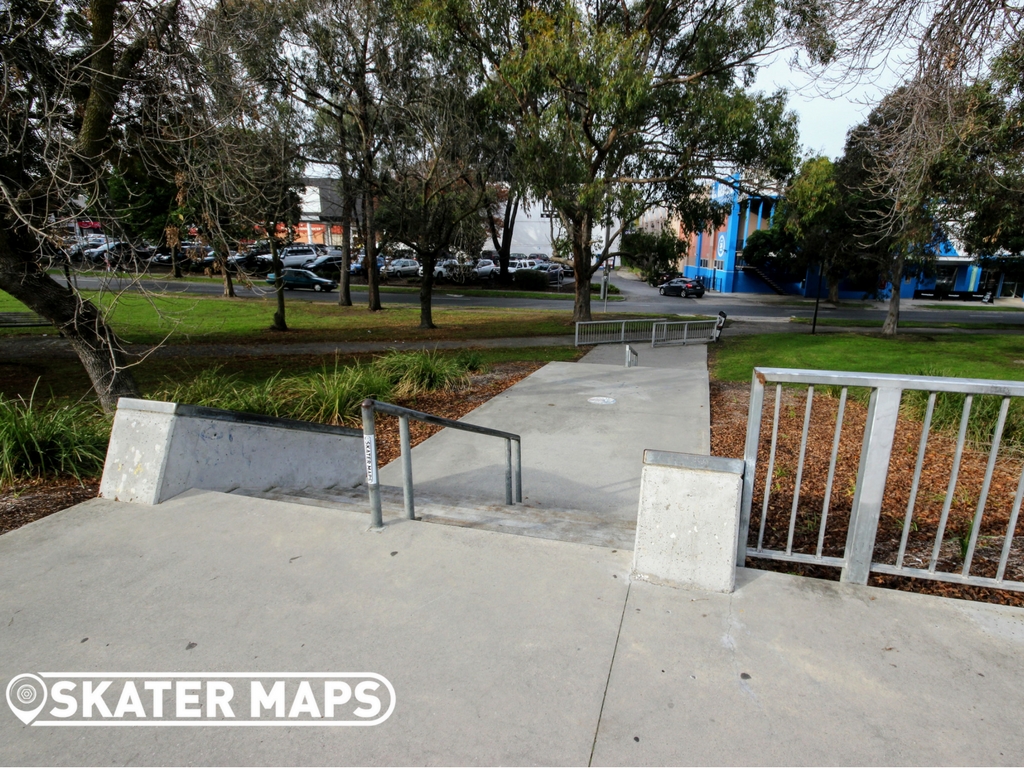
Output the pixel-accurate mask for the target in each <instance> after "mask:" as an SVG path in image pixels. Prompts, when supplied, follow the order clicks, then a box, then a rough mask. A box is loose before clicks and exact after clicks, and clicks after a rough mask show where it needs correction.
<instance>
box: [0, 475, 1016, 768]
mask: <svg viewBox="0 0 1024 768" xmlns="http://www.w3.org/2000/svg"><path fill="white" fill-rule="evenodd" d="M367 524H368V516H367V515H366V514H364V513H361V512H354V511H347V510H341V509H326V508H318V507H313V506H304V505H297V504H290V503H286V502H282V501H274V500H267V499H253V498H246V497H243V496H237V495H231V494H222V493H213V492H195V491H193V492H188V493H186V494H184V495H183V496H180V497H177V498H176V499H173V500H171V501H168V502H165V503H163V504H161V505H158V506H155V507H146V506H141V505H133V504H125V503H119V502H113V501H108V500H102V499H96V500H92V501H89V502H86V503H84V504H80V505H78V506H76V507H72V508H70V509H68V510H65V511H63V512H59V513H57V514H55V515H52V516H50V517H47V518H44V519H42V520H39V521H37V522H34V523H31V524H29V525H27V526H24V527H23V528H20V529H18V530H16V531H13V532H11V533H8V534H5V535H3V536H0V585H2V589H0V669H2V674H0V684H3V685H4V686H6V685H7V681H8V680H10V679H12V678H13V677H14V676H15V675H17V674H20V673H25V672H33V673H43V672H72V671H74V672H82V673H99V672H112V671H117V670H131V671H133V672H138V673H144V672H147V671H161V672H191V673H199V672H218V673H228V672H250V673H269V672H271V671H273V672H277V673H280V672H300V673H301V672H307V673H312V672H342V671H359V672H367V671H369V672H375V673H377V674H380V675H383V676H384V677H386V678H387V679H388V680H389V681H390V682H391V683H392V685H393V687H394V690H395V701H396V706H395V708H394V711H393V713H392V714H391V716H390V717H389V718H388V719H387V720H386V721H384V722H383V723H381V724H380V725H377V726H375V727H368V728H337V727H326V728H301V727H276V728H265V727H249V728H200V727H177V728H161V727H151V728H110V727H106V728H104V727H78V728H56V727H49V728H48V727H45V726H44V727H33V726H26V725H22V723H21V722H20V721H19V720H17V719H15V717H14V716H13V715H12V714H11V713H10V712H7V711H5V712H4V713H3V714H2V715H0V763H2V764H5V765H26V764H32V765H43V764H50V765H71V764H75V765H100V764H103V765H106V764H140V765H168V764H174V765H185V764H189V765H192V764H212V765H238V764H250V765H273V764H280V765H328V764H336V765H377V764H390V765H419V764H423V765H441V764H444V765H481V764H483V765H493V764H514V765H524V764H551V765H555V764H558V765H561V764H571V765H585V764H594V765H606V764H619V765H661V764H679V765H689V764H705V765H741V764H767V765H782V764H789V765H805V764H836V765H840V764H842V765H846V764H865V765H875V764H892V765H913V764H937V765H953V764H991V765H1004V764H1005V765H1009V764H1020V762H1021V759H1022V756H1024V731H1022V730H1021V728H1020V712H1021V711H1024V665H1022V664H1021V663H1020V660H1021V658H1022V654H1024V611H1021V610H1019V609H1013V608H1003V607H998V606H992V605H982V604H969V603H965V602H961V601H955V600H947V599H943V598H934V597H925V596H921V595H913V594H905V593H902V592H895V591H889V590H881V589H874V588H868V587H856V586H846V585H839V584H836V583H831V582H823V581H818V580H815V579H810V578H804V577H795V576H788V575H784V574H775V573H767V572H758V571H751V570H743V569H741V570H740V571H739V573H738V580H737V582H738V583H737V591H736V592H735V593H733V594H732V595H724V594H710V593H703V592H696V591H687V590H677V589H672V588H668V587H660V586H654V585H650V584H646V583H640V582H637V583H631V582H630V581H629V578H628V573H629V564H630V557H631V553H630V552H629V551H623V550H617V551H616V550H613V549H609V548H601V547H593V546H586V545H581V544H576V543H572V542H561V541H550V540H545V539H539V538H531V537H526V536H513V535H508V534H502V533H496V532H492V531H486V530H473V529H466V528H458V527H452V526H446V525H432V524H429V523H425V522H414V521H397V520H391V521H389V522H388V524H387V526H386V528H385V529H384V530H383V531H382V532H374V531H370V530H368V528H367ZM113 703H114V702H110V703H109V704H110V706H111V708H113Z"/></svg>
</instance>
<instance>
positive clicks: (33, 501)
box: [0, 478, 100, 534]
mask: <svg viewBox="0 0 1024 768" xmlns="http://www.w3.org/2000/svg"><path fill="white" fill-rule="evenodd" d="M99 489H100V484H99V481H98V480H96V479H95V478H90V479H87V480H83V481H82V482H78V481H77V480H75V479H74V478H59V479H46V480H36V481H34V482H31V483H24V484H22V485H16V486H14V487H13V488H8V489H7V490H5V491H3V492H0V534H4V533H7V532H8V531H13V530H14V529H15V528H20V527H21V526H23V525H27V524H28V523H31V522H33V521H35V520H39V519H40V518H43V517H46V516H47V515H52V514H53V513H54V512H60V511H61V510H62V509H67V508H68V507H73V506H74V505H75V504H80V503H81V502H83V501H85V500H86V499H92V498H95V496H96V494H97V493H98V492H99Z"/></svg>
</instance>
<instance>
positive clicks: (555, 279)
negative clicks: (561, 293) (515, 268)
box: [534, 261, 565, 286]
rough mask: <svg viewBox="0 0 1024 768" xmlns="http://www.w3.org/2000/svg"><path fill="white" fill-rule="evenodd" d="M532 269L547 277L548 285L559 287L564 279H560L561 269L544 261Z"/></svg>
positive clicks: (557, 265) (559, 266)
mask: <svg viewBox="0 0 1024 768" xmlns="http://www.w3.org/2000/svg"><path fill="white" fill-rule="evenodd" d="M534 269H535V270H536V271H538V272H543V273H544V274H546V275H547V276H548V285H557V286H561V285H562V282H563V280H564V279H565V278H563V277H562V267H561V265H559V264H551V263H549V262H546V261H545V262H541V263H540V264H538V265H537V266H536V267H534Z"/></svg>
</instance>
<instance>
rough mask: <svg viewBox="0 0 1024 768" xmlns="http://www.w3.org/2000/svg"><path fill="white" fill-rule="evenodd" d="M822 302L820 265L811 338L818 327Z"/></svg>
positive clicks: (819, 266) (819, 267)
mask: <svg viewBox="0 0 1024 768" xmlns="http://www.w3.org/2000/svg"><path fill="white" fill-rule="evenodd" d="M819 302H821V264H819V265H818V290H817V292H816V293H815V294H814V319H813V320H812V321H811V336H813V335H814V332H815V330H816V329H817V327H818V304H819Z"/></svg>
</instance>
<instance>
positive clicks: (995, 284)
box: [682, 182, 1020, 300]
mask: <svg viewBox="0 0 1024 768" xmlns="http://www.w3.org/2000/svg"><path fill="white" fill-rule="evenodd" d="M710 193H711V196H712V198H713V199H715V200H717V201H719V202H721V203H723V204H725V205H727V206H729V207H730V213H729V216H728V218H727V219H726V221H725V223H724V224H723V225H722V226H721V227H719V228H718V229H715V230H709V231H706V232H699V233H697V234H691V235H690V236H689V248H688V250H687V257H686V260H685V264H684V265H683V268H682V272H683V274H684V275H686V276H687V277H701V278H703V280H704V284H705V285H707V286H708V287H709V288H711V289H712V290H715V291H719V292H721V293H777V294H780V295H781V294H788V295H797V296H806V297H810V298H813V297H814V296H815V293H816V292H817V291H818V286H819V281H818V273H817V269H816V268H815V267H811V268H809V269H808V270H807V271H806V272H805V273H803V274H799V275H792V274H780V273H777V272H774V271H772V270H771V269H770V268H764V269H761V268H758V267H754V266H752V265H748V264H746V263H745V262H744V261H743V248H744V247H745V246H746V244H747V238H748V237H749V236H750V235H751V233H753V232H756V231H757V230H759V229H767V228H768V227H769V226H770V225H771V220H772V214H773V212H774V210H775V207H776V205H777V203H778V198H777V197H775V196H770V195H764V196H758V195H747V194H744V193H741V192H740V190H739V189H738V187H736V186H733V185H727V184H721V183H719V182H715V184H714V185H713V186H712V188H711V192H710ZM910 269H913V268H912V267H911V268H910ZM908 271H909V270H908ZM891 290H892V286H891V285H890V284H888V283H884V284H878V283H877V282H876V281H871V282H868V283H865V282H864V281H863V280H862V281H859V282H855V281H851V280H843V281H841V282H840V284H839V297H840V298H841V299H872V298H873V299H880V300H882V299H888V298H889V296H890V294H891ZM988 291H991V292H993V294H994V295H995V296H1001V295H1003V294H1004V293H1005V294H1006V295H1019V294H1020V292H1019V291H1018V290H1017V284H1016V283H1008V282H1007V281H1006V279H1005V276H1004V275H1003V273H1001V272H997V271H994V270H985V269H982V268H981V267H980V266H979V265H978V264H977V263H975V260H974V259H973V258H971V257H969V256H962V255H960V253H959V252H958V251H957V248H956V247H955V246H954V244H953V243H951V242H949V241H948V240H947V241H946V242H944V243H943V244H942V246H941V248H940V253H939V256H938V258H937V259H936V261H935V264H934V265H932V266H930V267H929V268H928V269H927V270H922V271H921V272H919V273H914V274H907V275H904V279H903V284H902V285H901V286H900V296H901V297H902V298H914V297H915V296H917V297H919V298H920V297H922V294H923V297H924V298H932V297H936V298H946V297H949V298H979V297H980V296H981V295H983V294H984V293H985V292H988ZM821 295H822V296H823V297H824V296H827V295H828V286H827V284H826V282H825V281H824V280H822V281H821Z"/></svg>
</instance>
